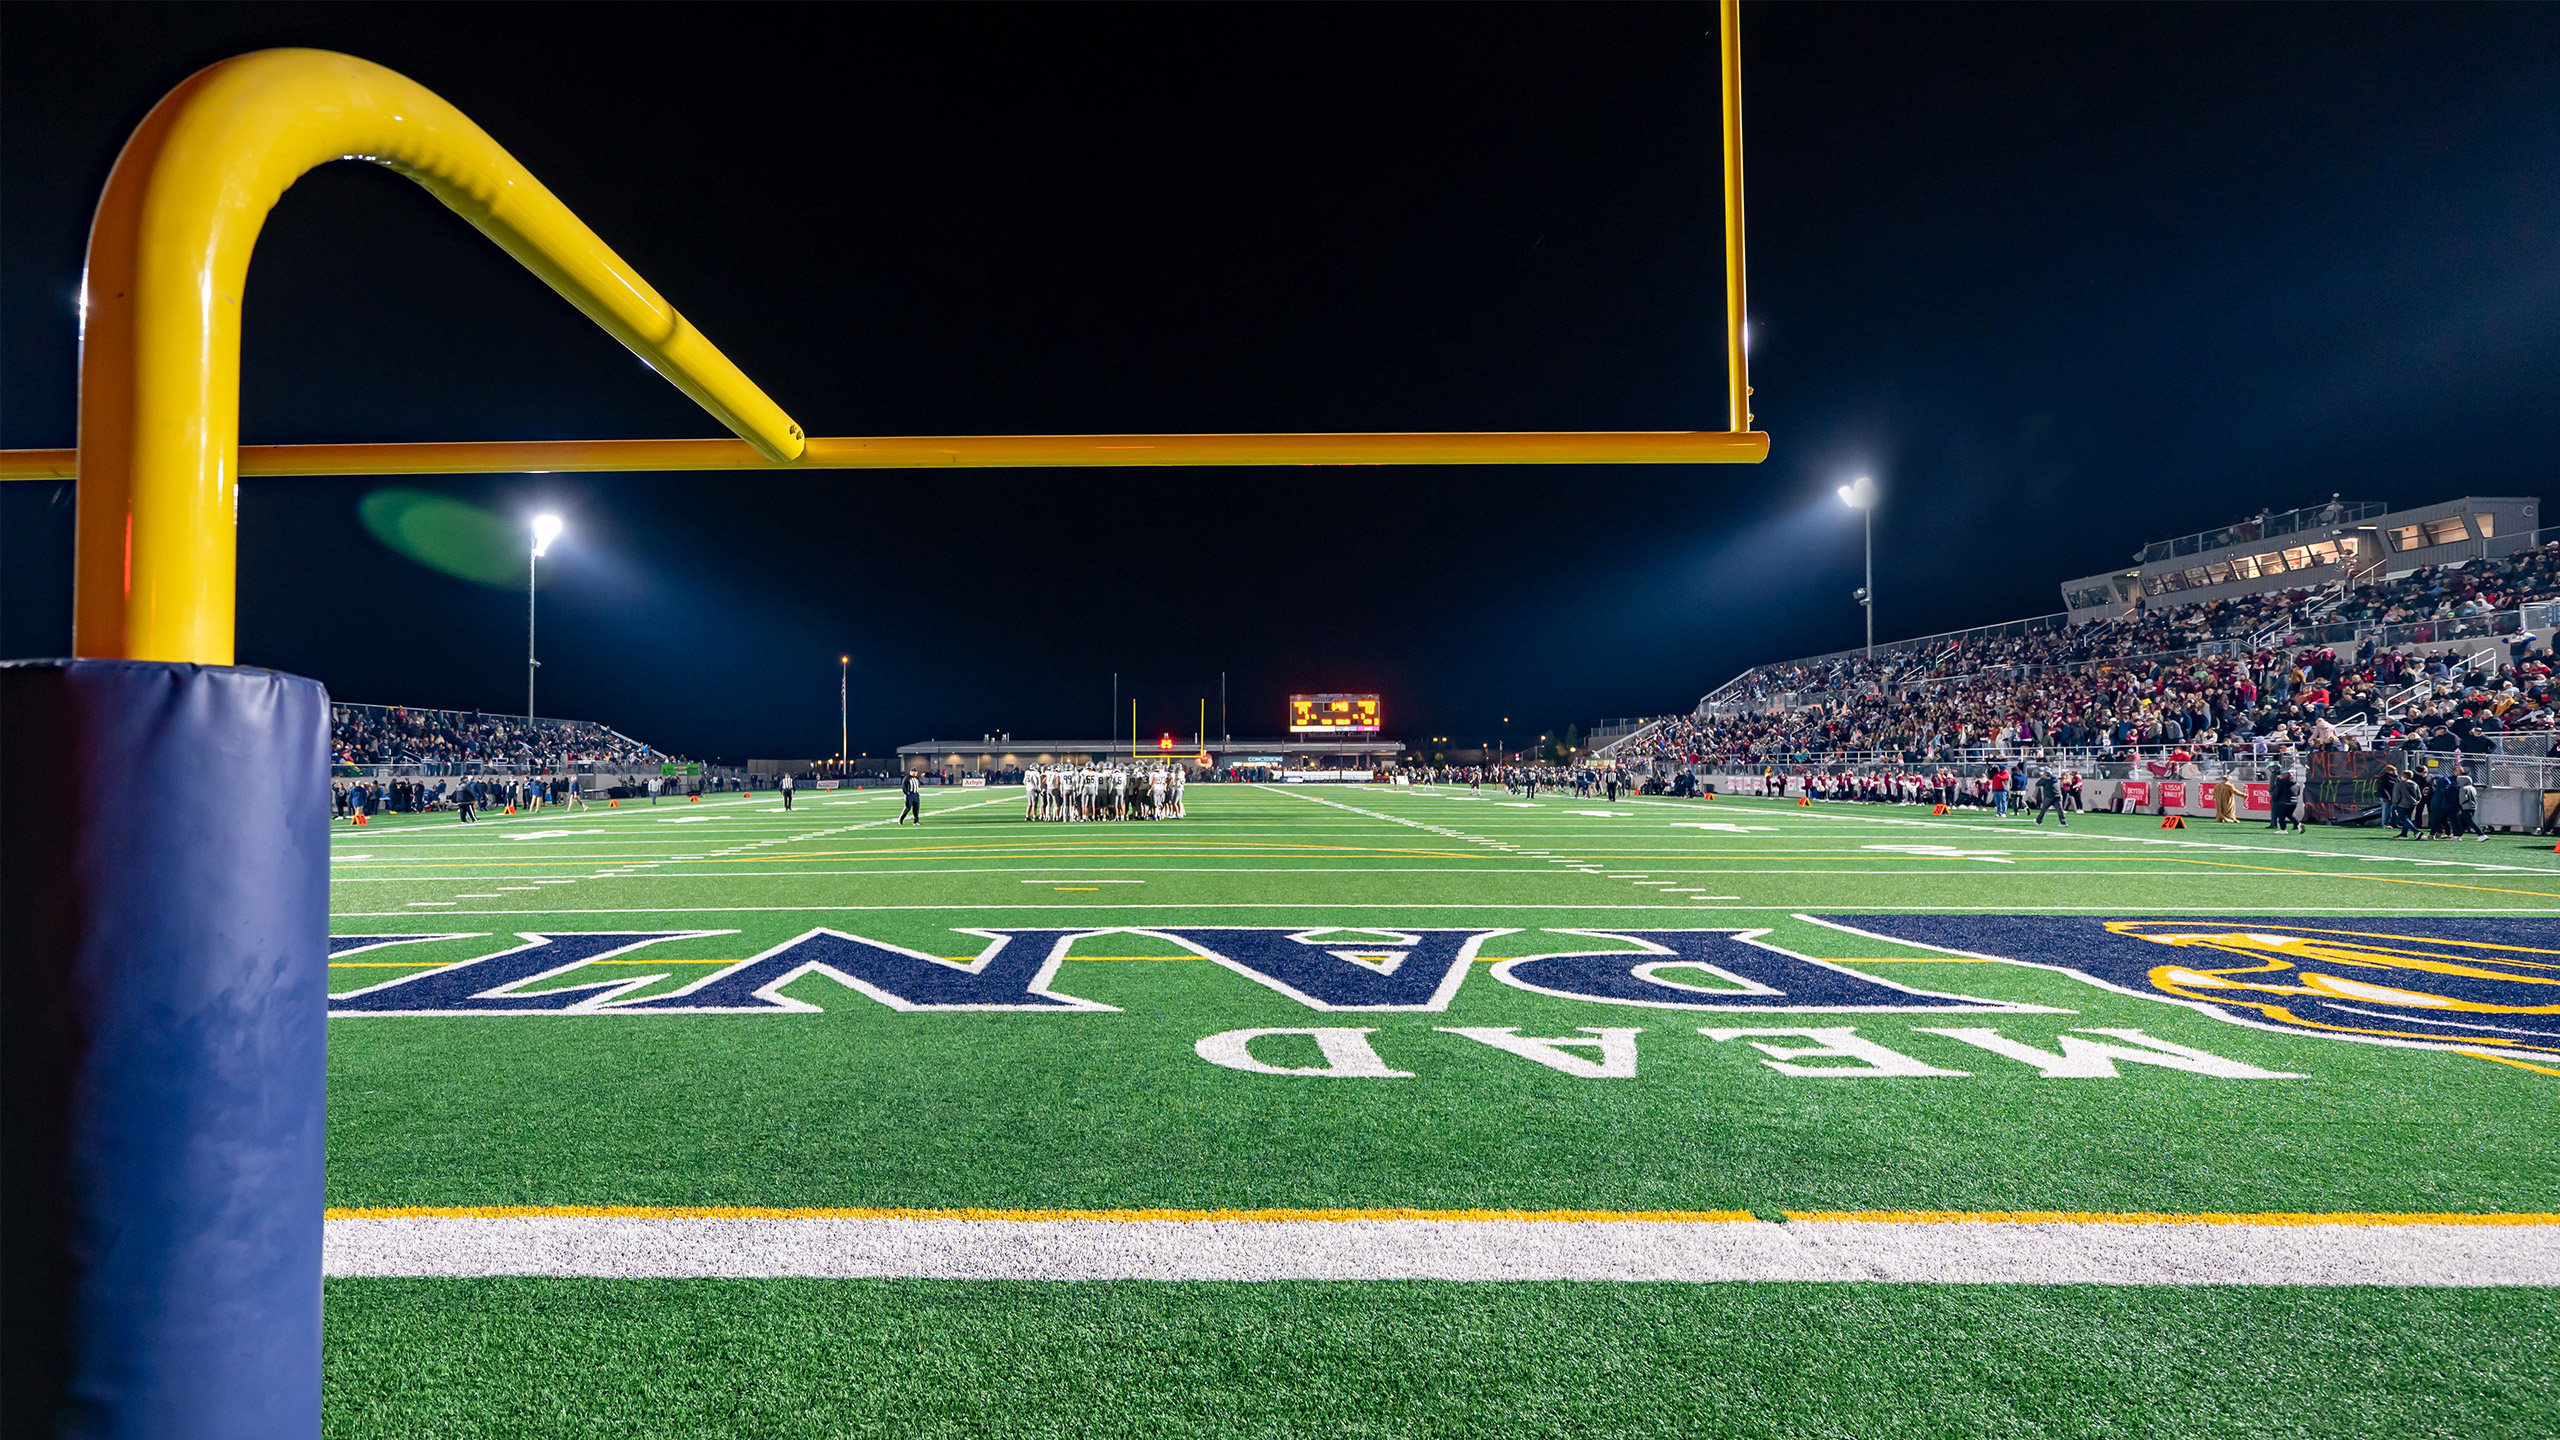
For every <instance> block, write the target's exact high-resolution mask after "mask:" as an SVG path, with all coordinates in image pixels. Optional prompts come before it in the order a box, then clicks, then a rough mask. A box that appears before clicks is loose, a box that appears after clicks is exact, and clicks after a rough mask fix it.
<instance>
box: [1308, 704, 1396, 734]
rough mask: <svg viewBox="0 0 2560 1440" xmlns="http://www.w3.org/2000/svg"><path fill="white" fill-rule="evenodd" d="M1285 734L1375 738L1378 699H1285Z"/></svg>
mask: <svg viewBox="0 0 2560 1440" xmlns="http://www.w3.org/2000/svg"><path fill="white" fill-rule="evenodd" d="M1289 733H1290V734H1292V735H1375V734H1377V733H1378V697H1377V696H1375V695H1292V696H1290V697H1289Z"/></svg>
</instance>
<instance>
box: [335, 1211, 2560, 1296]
mask: <svg viewBox="0 0 2560 1440" xmlns="http://www.w3.org/2000/svg"><path fill="white" fill-rule="evenodd" d="M326 1227H327V1228H326V1231H325V1235H326V1239H325V1241H324V1250H323V1253H324V1256H325V1259H324V1262H323V1263H324V1269H325V1273H327V1274H328V1275H330V1276H333V1277H353V1276H379V1277H389V1276H433V1277H440V1278H441V1277H462V1276H483V1275H557V1276H596V1277H611V1278H620V1279H638V1278H650V1279H659V1278H664V1279H677V1278H684V1279H746V1278H762V1277H777V1276H806V1277H813V1278H831V1279H849V1278H856V1277H863V1278H880V1279H941V1280H1048V1281H1065V1280H1511V1281H1517V1280H1575V1281H1687V1282H1734V1281H1761V1282H1768V1281H1782V1282H1805V1281H1833V1282H1840V1281H1853V1282H1878V1281H1881V1282H1887V1283H1905V1284H1909V1283H1926V1284H2037V1285H2411V1286H2505V1285H2535V1286H2549V1285H2560V1225H2552V1224H2519V1225H2461V1224H2375V1225H2364V1224H2316V1225H2286V1226H2267V1225H2228V1224H2210V1223H2202V1224H2194V1223H2168V1224H2157V1223H2153V1224H2128V1223H2118V1222H2089V1221H2057V1222H2028V1223H2009V1222H1966V1223H1953V1224H1950V1223H1930V1222H1900V1221H1878V1220H1845V1221H1844V1220H1798V1221H1791V1222H1788V1223H1785V1224H1776V1223H1769V1222H1762V1221H1756V1220H1667V1221H1666V1220H1541V1219H1520V1220H1509V1219H1496V1220H1438V1219H1428V1220H1405V1219H1388V1220H1358V1219H1355V1220H1254V1219H1222V1220H1116V1219H1035V1220H1002V1219H998V1220H975V1219H940V1218H928V1219H868V1218H865V1219H834V1218H805V1219H804V1218H784V1219H730V1218H695V1217H686V1218H619V1217H592V1216H533V1217H506V1218H485V1217H476V1216H475V1217H427V1218H397V1219H334V1220H330V1221H327V1222H326Z"/></svg>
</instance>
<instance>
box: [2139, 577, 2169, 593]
mask: <svg viewBox="0 0 2560 1440" xmlns="http://www.w3.org/2000/svg"><path fill="white" fill-rule="evenodd" d="M2168 588H2169V587H2168V586H2166V585H2164V584H2162V583H2160V577H2159V576H2157V575H2147V576H2144V577H2143V581H2142V590H2143V593H2144V594H2146V595H2157V594H2159V593H2160V592H2161V591H2163V590H2166V589H2168Z"/></svg>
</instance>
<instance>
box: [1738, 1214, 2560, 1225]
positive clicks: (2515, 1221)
mask: <svg viewBox="0 0 2560 1440" xmlns="http://www.w3.org/2000/svg"><path fill="white" fill-rule="evenodd" d="M1780 1213H1781V1214H1783V1215H1785V1216H1786V1217H1787V1218H1788V1219H1790V1220H1849V1221H1862V1222H1870V1223H1873V1222H1884V1223H1892V1224H1899V1225H1957V1224H1980V1225H2560V1215H2546V1214H2532V1213H2522V1214H2512V1215H2494V1214H2493V1215H2471V1214H2457V1213H2429V1212H2419V1213H2415V1214H2391V1213H2382V1212H2374V1211H2365V1210H2332V1211H2311V1212H2290V1211H2271V1212H2261V1213H2256V1214H2225V1213H2222V1212H2218V1211H2207V1212H2204V1213H2201V1214H2195V1215H2168V1214H2162V1213H2160V1212H2157V1211H2151V1210H2130V1211H2122V1212H2117V1211H2107V1210H1786V1211H1781V1212H1780Z"/></svg>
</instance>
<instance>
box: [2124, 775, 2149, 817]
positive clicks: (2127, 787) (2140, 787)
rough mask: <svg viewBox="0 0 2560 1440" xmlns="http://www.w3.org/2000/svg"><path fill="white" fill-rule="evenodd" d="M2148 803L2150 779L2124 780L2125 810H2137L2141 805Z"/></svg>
mask: <svg viewBox="0 0 2560 1440" xmlns="http://www.w3.org/2000/svg"><path fill="white" fill-rule="evenodd" d="M2150 803H2151V782H2150V781H2148V780H2127V781H2126V782H2124V808H2126V809H2127V810H2139V809H2141V808H2142V807H2143V806H2145V805H2148V804H2150Z"/></svg>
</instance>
